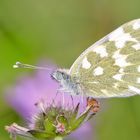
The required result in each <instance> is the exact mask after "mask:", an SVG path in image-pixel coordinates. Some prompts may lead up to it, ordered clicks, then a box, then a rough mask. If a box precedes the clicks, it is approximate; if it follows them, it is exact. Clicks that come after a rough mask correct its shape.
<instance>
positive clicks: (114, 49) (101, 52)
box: [70, 19, 140, 98]
mask: <svg viewBox="0 0 140 140" xmlns="http://www.w3.org/2000/svg"><path fill="white" fill-rule="evenodd" d="M70 75H71V76H72V77H76V78H77V79H78V81H79V83H80V86H81V87H82V89H83V94H86V95H88V96H93V97H99V98H100V97H126V96H131V95H134V94H140V19H137V20H133V21H131V22H128V23H126V24H124V25H122V26H121V27H119V28H118V29H116V30H115V31H113V32H112V33H110V34H109V35H107V36H105V37H104V38H103V39H101V40H100V41H98V42H97V43H95V44H93V45H92V46H91V47H89V48H88V49H87V50H85V51H84V52H83V53H82V54H81V55H80V56H79V57H78V59H77V60H76V61H75V62H74V64H73V65H72V67H71V69H70Z"/></svg>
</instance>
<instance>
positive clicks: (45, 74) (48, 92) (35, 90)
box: [6, 64, 92, 140]
mask: <svg viewBox="0 0 140 140" xmlns="http://www.w3.org/2000/svg"><path fill="white" fill-rule="evenodd" d="M47 67H48V68H50V69H51V71H46V70H37V71H36V72H35V73H34V74H33V75H31V76H29V75H28V76H23V77H21V78H20V79H18V80H17V83H16V85H15V86H14V87H11V88H9V89H8V91H7V94H6V100H7V102H8V103H9V105H10V106H12V107H13V108H14V109H15V110H16V111H17V112H18V113H19V114H20V115H21V116H22V117H23V119H25V120H28V121H29V123H28V124H29V128H28V129H26V128H25V130H38V129H41V128H40V126H39V127H38V126H37V125H38V124H37V123H39V124H40V123H41V122H42V120H41V119H42V116H43V115H44V116H45V115H46V116H48V114H47V113H48V112H51V110H52V109H54V110H55V111H56V113H58V114H57V115H56V118H55V125H54V124H53V125H54V127H55V131H57V132H59V133H61V134H63V133H64V132H65V131H66V125H67V123H68V121H67V119H69V120H70V119H71V116H72V115H73V112H74V110H75V112H76V117H75V118H74V119H75V120H76V119H79V121H82V122H84V121H86V118H89V117H90V116H91V115H92V114H91V112H90V111H91V108H90V106H89V105H88V106H87V99H86V98H84V99H83V101H81V97H79V96H74V97H73V98H72V97H71V96H70V95H69V94H64V99H63V95H62V93H58V94H57V92H58V87H59V85H58V83H57V82H55V81H54V80H52V79H51V76H50V74H51V73H52V71H53V70H54V69H55V68H56V67H55V66H54V65H52V64H50V65H47ZM63 100H64V101H63ZM79 102H80V105H79ZM37 108H38V109H37ZM61 112H62V115H61ZM51 113H52V112H51ZM51 113H50V114H51ZM77 113H78V114H77ZM68 115H70V116H68ZM77 115H78V116H77ZM44 116H43V117H44ZM50 116H51V117H52V114H51V115H50ZM80 117H81V118H82V117H83V118H82V119H81V118H80ZM40 118H41V119H40ZM45 119H46V118H45ZM80 119H81V120H80ZM60 120H61V121H60ZM45 121H46V120H45ZM51 122H52V119H51ZM62 122H63V123H62ZM77 122H78V121H77ZM82 122H81V123H82ZM43 123H44V120H43ZM49 123H50V122H49ZM81 123H79V126H80V125H81ZM77 126H78V125H77ZM77 126H75V128H74V129H73V130H75V131H74V132H72V133H71V132H70V133H71V134H70V133H69V132H68V134H70V135H69V136H67V137H66V138H65V139H73V140H76V139H81V140H85V139H87V136H88V140H90V139H92V130H91V125H90V124H89V123H88V122H86V123H84V124H83V125H82V126H80V127H79V128H78V127H77ZM47 127H48V126H47ZM68 127H69V126H68ZM72 127H73V126H72ZM17 128H23V127H20V126H18V125H16V124H14V125H11V126H7V127H6V129H7V130H8V131H9V132H10V133H12V134H13V132H14V134H13V135H14V136H15V134H19V135H20V133H22V135H24V133H25V135H28V134H27V131H26V132H24V131H23V130H24V129H22V131H20V132H19V129H17ZM17 130H18V131H17ZM41 130H42V129H41ZM29 132H30V134H32V135H33V136H35V137H36V133H35V131H32V132H31V131H29ZM30 134H29V135H30ZM37 134H38V133H37Z"/></svg>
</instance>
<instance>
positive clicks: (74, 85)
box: [51, 69, 81, 95]
mask: <svg viewBox="0 0 140 140" xmlns="http://www.w3.org/2000/svg"><path fill="white" fill-rule="evenodd" d="M51 76H52V78H53V79H55V80H56V81H57V82H58V83H59V84H60V90H61V91H64V92H69V93H70V94H71V95H78V94H80V93H81V88H80V85H79V83H78V80H77V79H76V78H74V77H71V76H70V75H69V73H68V71H67V70H65V69H58V70H55V71H54V72H53V73H52V74H51Z"/></svg>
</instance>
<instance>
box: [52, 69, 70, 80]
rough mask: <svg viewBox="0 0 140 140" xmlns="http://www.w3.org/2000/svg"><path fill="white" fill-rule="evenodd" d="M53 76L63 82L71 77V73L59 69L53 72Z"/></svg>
mask: <svg viewBox="0 0 140 140" xmlns="http://www.w3.org/2000/svg"><path fill="white" fill-rule="evenodd" d="M51 77H52V78H53V79H55V80H56V81H58V82H62V81H64V80H67V79H68V78H69V75H68V72H67V70H64V69H57V70H55V71H54V72H53V73H52V74H51Z"/></svg>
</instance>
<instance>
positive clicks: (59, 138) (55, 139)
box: [54, 136, 63, 140]
mask: <svg viewBox="0 0 140 140" xmlns="http://www.w3.org/2000/svg"><path fill="white" fill-rule="evenodd" d="M54 140H63V138H62V137H60V136H58V137H55V138H54Z"/></svg>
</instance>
